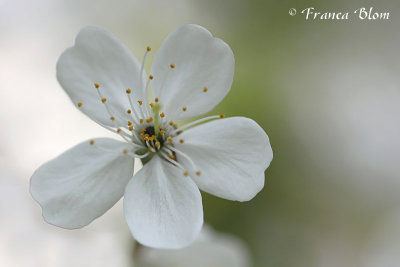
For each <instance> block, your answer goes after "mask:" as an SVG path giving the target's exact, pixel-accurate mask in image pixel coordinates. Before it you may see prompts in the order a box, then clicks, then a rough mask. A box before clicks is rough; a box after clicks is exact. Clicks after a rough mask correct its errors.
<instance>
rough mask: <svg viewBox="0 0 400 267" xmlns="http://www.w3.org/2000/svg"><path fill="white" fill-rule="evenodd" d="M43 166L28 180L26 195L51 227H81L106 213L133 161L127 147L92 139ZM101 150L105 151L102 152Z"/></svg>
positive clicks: (119, 192)
mask: <svg viewBox="0 0 400 267" xmlns="http://www.w3.org/2000/svg"><path fill="white" fill-rule="evenodd" d="M93 140H94V142H95V143H94V145H91V144H90V142H89V141H85V142H83V143H80V144H78V145H77V146H75V147H73V148H71V149H69V150H67V151H66V152H64V153H63V154H61V155H59V156H58V157H56V158H55V159H53V160H51V161H49V162H47V163H45V164H43V165H42V166H41V167H40V168H39V169H37V170H36V171H35V173H34V174H33V176H32V178H31V180H30V192H31V194H32V196H33V198H34V199H35V200H36V201H37V202H38V203H39V204H40V206H41V207H42V210H43V218H44V219H45V220H46V221H47V222H48V223H50V224H53V225H55V226H59V227H63V228H67V229H75V228H81V227H83V226H85V225H87V224H89V223H90V222H92V221H93V220H94V219H96V218H97V217H99V216H101V215H103V214H104V213H105V212H106V211H107V210H109V209H110V208H111V207H112V206H113V205H114V204H115V203H116V202H117V201H118V200H119V199H120V198H121V197H122V195H123V193H124V190H125V187H126V185H127V183H128V181H129V180H130V178H132V174H133V167H134V166H133V165H134V160H133V158H132V157H130V156H127V155H124V154H123V150H124V149H125V148H127V144H126V143H123V142H119V141H116V140H113V139H109V138H96V139H93ZM105 150H106V151H107V152H105Z"/></svg>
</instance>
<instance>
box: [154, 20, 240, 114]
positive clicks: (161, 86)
mask: <svg viewBox="0 0 400 267" xmlns="http://www.w3.org/2000/svg"><path fill="white" fill-rule="evenodd" d="M170 64H174V65H175V67H174V68H173V69H172V68H171V67H170ZM234 69H235V59H234V56H233V52H232V50H231V48H230V47H229V46H228V45H227V44H226V43H225V42H224V41H222V40H221V39H218V38H215V37H213V36H212V34H211V33H210V32H209V31H208V30H206V29H205V28H203V27H201V26H199V25H194V24H185V25H182V26H180V27H179V28H177V29H176V30H175V31H174V32H172V33H171V34H170V35H169V36H168V37H167V39H166V40H165V41H164V43H163V45H162V46H161V48H160V50H159V51H158V52H157V54H156V56H155V59H154V63H153V66H152V71H151V73H152V74H153V75H154V80H153V82H152V88H153V92H154V95H155V96H156V97H158V98H159V100H160V103H161V104H162V106H163V110H164V111H165V113H166V115H167V116H168V118H170V119H172V120H182V119H187V118H190V117H194V116H198V115H202V114H204V113H207V112H208V111H210V110H211V109H213V108H214V107H215V106H216V105H217V104H218V103H219V102H220V101H221V100H222V99H223V98H224V97H225V96H226V94H227V93H228V92H229V90H230V88H231V85H232V81H233V74H234ZM204 87H207V92H204V91H203V90H204ZM183 107H186V111H183Z"/></svg>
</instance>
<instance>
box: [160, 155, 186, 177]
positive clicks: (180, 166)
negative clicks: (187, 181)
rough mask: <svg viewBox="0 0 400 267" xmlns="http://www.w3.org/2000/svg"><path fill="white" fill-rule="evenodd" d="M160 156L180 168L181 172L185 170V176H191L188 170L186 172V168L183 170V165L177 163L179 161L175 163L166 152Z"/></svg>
mask: <svg viewBox="0 0 400 267" xmlns="http://www.w3.org/2000/svg"><path fill="white" fill-rule="evenodd" d="M160 154H161V156H162V157H163V158H164V159H165V160H167V161H168V162H170V163H172V164H173V165H175V166H177V167H178V168H180V169H181V170H183V175H185V173H187V175H188V174H189V173H188V172H187V170H185V168H183V166H182V165H181V164H179V162H177V161H175V160H173V159H170V158H169V156H168V155H167V154H166V153H165V152H162V151H161V152H160ZM187 175H185V176H187Z"/></svg>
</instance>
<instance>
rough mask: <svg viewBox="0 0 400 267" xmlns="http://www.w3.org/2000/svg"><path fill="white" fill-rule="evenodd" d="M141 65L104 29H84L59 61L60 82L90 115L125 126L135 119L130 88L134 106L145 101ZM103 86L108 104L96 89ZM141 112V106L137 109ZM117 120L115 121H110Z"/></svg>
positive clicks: (82, 109) (90, 27) (75, 103)
mask: <svg viewBox="0 0 400 267" xmlns="http://www.w3.org/2000/svg"><path fill="white" fill-rule="evenodd" d="M139 76H140V64H139V62H138V61H137V60H136V59H135V57H134V56H133V55H132V53H131V52H130V51H129V49H128V48H126V47H125V46H124V45H123V44H122V43H121V42H120V41H119V40H118V39H117V38H116V37H115V36H114V35H112V34H111V33H109V32H107V31H106V30H104V29H101V28H98V27H94V26H88V27H85V28H82V29H81V30H80V31H79V33H78V35H77V36H76V38H75V44H74V46H73V47H70V48H68V49H66V50H65V51H64V53H62V55H61V56H60V58H59V59H58V62H57V79H58V81H59V83H60V85H61V86H62V87H63V89H64V90H65V92H66V93H67V94H68V96H69V97H70V98H71V100H72V102H73V103H74V105H75V106H77V107H78V103H79V102H81V103H82V106H81V107H78V108H79V110H81V111H82V112H83V113H85V114H86V115H87V116H89V117H90V118H92V119H93V120H95V121H96V122H99V123H101V124H104V125H108V126H111V127H119V126H125V125H126V123H127V121H128V120H132V119H131V117H130V116H129V115H128V114H127V113H126V111H127V110H128V109H131V107H130V104H129V100H128V97H127V94H126V89H127V88H130V89H131V90H132V93H131V97H132V100H133V103H134V104H137V102H136V101H137V100H143V98H144V92H143V89H142V88H143V86H144V81H145V77H146V74H145V73H144V74H143V76H142V84H140V79H139ZM95 83H98V84H99V85H100V87H99V90H100V92H101V94H102V95H103V96H104V97H105V98H106V99H107V101H106V104H107V105H108V107H109V109H110V110H111V114H109V112H108V111H107V109H106V107H105V104H103V103H102V101H101V98H100V97H99V95H98V92H97V90H96V88H95V86H94V84H95ZM135 108H136V109H137V110H139V107H138V105H136V107H135ZM111 116H113V117H114V118H115V120H114V121H112V120H111V119H110V118H111Z"/></svg>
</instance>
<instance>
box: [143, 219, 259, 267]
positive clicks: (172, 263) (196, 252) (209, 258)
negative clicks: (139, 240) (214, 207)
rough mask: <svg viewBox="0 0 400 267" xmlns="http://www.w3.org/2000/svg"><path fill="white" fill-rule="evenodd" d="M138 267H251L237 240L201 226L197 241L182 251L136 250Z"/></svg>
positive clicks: (247, 255) (244, 250)
mask: <svg viewBox="0 0 400 267" xmlns="http://www.w3.org/2000/svg"><path fill="white" fill-rule="evenodd" d="M135 255H136V257H135V259H136V261H135V263H136V265H137V266H139V267H189V266H190V267H217V266H218V267H251V266H252V264H251V258H250V253H249V249H248V247H247V245H246V244H245V243H244V242H243V241H242V240H240V239H239V238H237V237H235V236H232V235H229V234H224V233H219V232H217V231H215V230H214V229H212V228H211V227H210V226H209V225H207V224H205V225H204V226H203V229H202V231H201V232H200V235H199V236H198V238H197V239H196V241H195V242H194V243H193V244H192V245H190V246H189V247H186V248H184V249H181V250H165V249H152V248H148V247H143V246H140V247H138V248H137V250H136V253H135Z"/></svg>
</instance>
